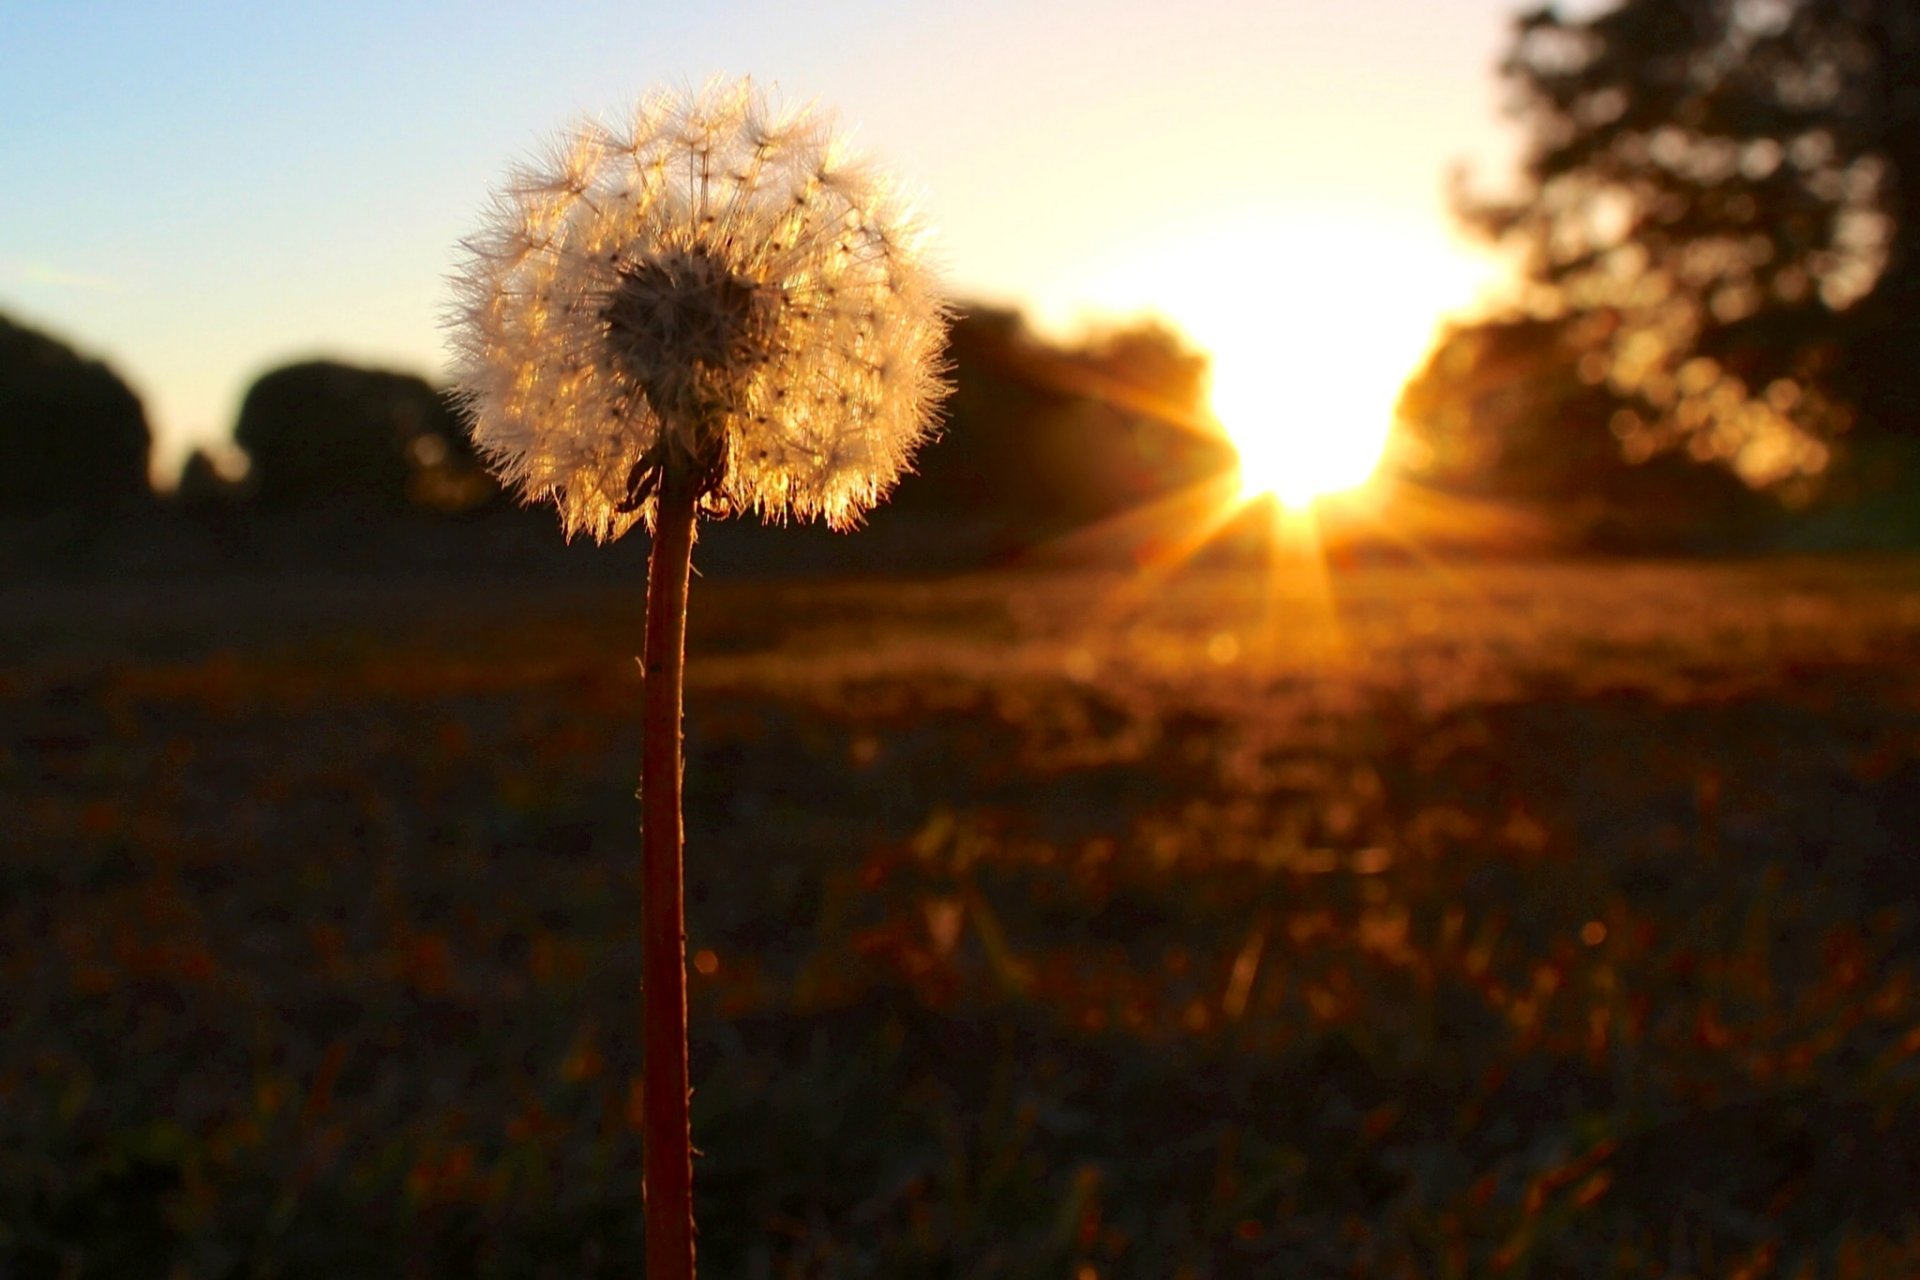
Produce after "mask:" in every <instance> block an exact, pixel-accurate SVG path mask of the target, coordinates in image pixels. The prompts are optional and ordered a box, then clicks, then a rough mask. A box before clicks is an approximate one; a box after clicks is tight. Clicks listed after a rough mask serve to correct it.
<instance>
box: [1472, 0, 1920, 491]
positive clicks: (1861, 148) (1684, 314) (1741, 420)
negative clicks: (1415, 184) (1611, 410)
mask: <svg viewBox="0 0 1920 1280" xmlns="http://www.w3.org/2000/svg"><path fill="white" fill-rule="evenodd" d="M1916 67H1920V6H1916V5H1915V4H1914V3H1913V0H1619V3H1617V4H1615V5H1614V6H1613V7H1611V8H1609V9H1606V10H1605V11H1603V12H1600V13H1597V14H1594V15H1592V16H1589V17H1586V18H1571V17H1566V16H1563V15H1562V14H1561V13H1560V12H1559V11H1558V10H1557V9H1556V8H1551V7H1550V8H1545V9H1540V10H1536V11H1534V12H1531V13H1528V14H1526V15H1524V16H1523V17H1521V18H1520V19H1519V21H1518V23H1517V25H1516V28H1515V35H1514V40H1513V44H1512V46H1511V49H1510V51H1509V53H1508V55H1507V57H1506V60H1505V62H1504V64H1503V73H1504V75H1505V77H1506V79H1507V80H1508V82H1509V84H1510V85H1511V86H1512V88H1513V90H1514V92H1515V109H1516V113H1517V114H1518V115H1519V117H1520V118H1521V120H1522V121H1523V122H1524V125H1525V127H1526V129H1527V144H1526V150H1525V153H1524V159H1523V164H1522V172H1521V175H1520V178H1521V181H1520V186H1519V190H1518V194H1517V195H1516V196H1515V197H1514V198H1512V199H1510V200H1505V201H1483V202H1476V201H1474V200H1471V199H1466V200H1463V204H1464V205H1465V206H1466V209H1467V212H1468V215H1469V217H1470V218H1472V219H1473V220H1474V221H1476V222H1477V223H1479V224H1480V226H1481V227H1482V228H1483V229H1485V230H1486V231H1488V232H1489V233H1491V234H1492V235H1493V236H1495V237H1496V238H1498V239H1500V240H1502V241H1505V242H1507V243H1509V244H1512V245H1516V246H1519V247H1521V248H1523V250H1524V252H1525V271H1526V275H1527V278H1528V281H1529V284H1530V290H1529V296H1528V302H1529V305H1530V307H1531V309H1532V310H1533V311H1534V312H1535V313H1536V314H1539V315H1541V316H1543V317H1549V318H1555V319H1559V320H1562V321H1565V322H1567V324H1568V325H1569V333H1570V334H1571V335H1573V336H1575V337H1576V338H1577V340H1578V343H1579V346H1580V347H1581V351H1580V352H1579V353H1577V354H1576V360H1578V359H1579V358H1580V357H1581V356H1591V359H1590V360H1589V362H1588V365H1587V367H1588V368H1589V369H1590V370H1592V371H1596V372H1597V373H1598V374H1599V375H1600V377H1599V380H1600V381H1602V382H1603V383H1604V385H1605V386H1606V387H1607V388H1608V389H1609V390H1610V391H1611V392H1612V393H1613V394H1614V395H1615V396H1616V397H1617V398H1618V399H1619V400H1620V402H1621V404H1622V406H1623V407H1624V408H1625V409H1626V410H1627V411H1628V412H1629V413H1631V414H1632V415H1633V417H1632V419H1631V420H1626V421H1627V422H1628V425H1629V427H1630V430H1628V431H1627V432H1624V433H1623V435H1622V438H1623V439H1624V440H1626V441H1627V443H1628V445H1629V447H1630V448H1634V449H1638V450H1641V451H1644V452H1650V453H1657V452H1660V451H1664V450H1666V449H1669V448H1673V447H1678V446H1685V447H1686V448H1687V449H1688V450H1690V451H1691V453H1692V454H1693V456H1695V457H1696V458H1700V459H1702V460H1718V461H1723V462H1726V463H1728V464H1729V465H1731V466H1732V467H1734V469H1736V470H1737V471H1739V472H1741V473H1742V474H1744V475H1746V476H1747V477H1748V478H1749V479H1752V480H1755V481H1762V482H1764V481H1769V480H1777V479H1780V478H1782V477H1787V476H1791V475H1793V474H1796V473H1804V472H1809V471H1817V470H1819V469H1820V468H1821V466H1822V465H1824V462H1825V459H1826V456H1827V448H1828V446H1829V445H1830V444H1831V443H1832V442H1833V441H1834V440H1835V439H1836V438H1837V437H1839V436H1841V435H1842V434H1843V433H1846V432H1848V431H1849V430H1852V431H1854V432H1855V433H1856V434H1858V435H1866V436H1876V437H1888V436H1893V437H1901V436H1904V437H1909V438H1920V360H1916V359H1915V356H1914V353H1915V352H1916V351H1920V79H1916V77H1915V68H1916ZM1636 424H1637V425H1636Z"/></svg>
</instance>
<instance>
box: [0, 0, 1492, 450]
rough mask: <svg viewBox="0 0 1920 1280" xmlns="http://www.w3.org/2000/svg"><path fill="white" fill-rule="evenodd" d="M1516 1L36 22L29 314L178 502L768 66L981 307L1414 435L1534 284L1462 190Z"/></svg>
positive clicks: (12, 258) (119, 15) (542, 9)
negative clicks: (315, 370)
mask: <svg viewBox="0 0 1920 1280" xmlns="http://www.w3.org/2000/svg"><path fill="white" fill-rule="evenodd" d="M1518 7H1519V3H1518V0H1184V2H1180V0H1107V2H1105V3H1094V2H1093V0H885V2H883V0H810V2H809V3H797V2H795V0H702V2H699V3H679V4H662V3H659V2H658V0H622V2H619V3H613V2H603V0H586V2H584V3H576V4H570V5H559V4H555V5H541V6H535V5H532V4H522V5H515V6H501V5H488V4H475V3H453V2H452V0H432V2H429V0H379V2H369V0H335V2H333V3H330V4H326V5H287V4H277V3H275V4H268V3H258V4H252V5H243V4H214V3H185V2H182V3H173V4H158V3H114V2H111V0H0V175H4V179H3V180H0V313H5V314H8V315H10V316H13V317H15V318H16V319H20V320H22V321H24V322H26V323H29V324H33V325H35V326H37V327H41V328H44V329H46V330H48V331H50V332H52V333H54V334H55V336H57V337H60V338H62V339H63V340H65V341H68V342H70V343H72V344H73V345H75V346H77V347H78V348H80V349H81V350H82V351H84V352H86V353H88V354H90V355H96V356H100V357H103V358H105V359H106V360H107V361H108V362H109V363H110V364H112V365H113V367H114V368H115V370H116V371H117V372H119V373H120V375H121V376H122V377H123V378H125V379H126V380H127V381H128V382H129V383H130V384H131V385H132V386H133V388H134V390H135V391H136V392H137V393H138V394H139V395H140V396H141V398H142V399H143V401H144V402H145V404H146V407H147V413H148V418H149V421H150V423H151V424H152V425H153V427H154V430H155V436H156V451H155V473H156V476H157V477H158V478H159V479H161V480H162V481H163V482H164V481H167V480H169V479H170V478H171V476H172V475H173V474H174V473H175V472H177V469H178V466H179V463H180V460H181V458H182V457H183V456H184V454H185V453H186V451H187V450H188V449H190V448H191V447H193V446H195V445H200V444H206V443H210V442H215V441H221V440H225V439H227V438H228V437H229V436H230V434H231V429H232V424H233V421H234V418H235V416H236V414H237V412H238V408H239V404H240V400H241V397H242V396H243V395H244V394H245V391H246V388H247V386H248V385H249V384H250V383H251V382H252V380H253V379H254V378H255V377H257V376H258V375H259V374H261V373H263V372H266V371H267V370H269V369H271V368H274V367H276V366H278V365H280V364H284V363H287V362H289V361H292V360H298V359H305V358H312V357H329V358H337V359H345V360H350V361H354V362H356V363H362V364H369V365H377V366H380V367H385V368H395V369H402V370H407V371H413V372H418V373H420V374H422V375H423V376H426V377H429V378H435V379H437V378H438V377H439V376H440V374H441V370H442V367H443V363H444V355H443V344H442V336H441V331H440V328H439V317H440V314H441V311H442V309H443V307H444V305H445V302H446V293H447V288H446V275H447V273H448V271H449V270H450V269H451V268H452V266H453V263H454V261H455V257H456V248H455V246H456V244H457V242H458V240H459V239H460V237H461V236H463V235H466V234H468V233H469V232H471V231H473V230H475V229H476V228H477V227H478V225H479V214H480V211H481V209H482V208H483V206H484V204H485V202H486V199H487V195H488V193H489V191H490V190H492V189H493V188H494V187H496V186H498V185H499V183H500V181H501V179H502V177H503V175H504V173H505V171H506V169H507V168H508V166H509V165H511V164H512V163H513V162H515V161H517V160H520V159H524V158H527V157H529V156H530V155H531V154H533V153H534V152H535V151H536V150H537V149H538V147H539V146H540V144H541V143H542V142H543V141H544V140H546V139H548V138H550V137H552V136H553V135H554V134H555V133H556V132H558V131H559V130H561V129H562V128H564V127H565V126H566V125H567V124H569V123H570V122H572V121H575V120H577V119H579V118H581V117H582V116H583V115H600V116H613V115H615V114H617V113H619V112H620V111H621V110H622V109H623V108H625V107H626V106H627V105H629V104H630V103H631V102H632V101H634V100H635V99H636V98H637V97H638V96H640V95H641V94H643V93H645V92H646V91H647V90H649V89H651V88H653V87H655V86H659V85H662V84H682V85H689V84H690V85H698V84H699V83H700V82H702V81H704V80H706V79H707V78H709V77H710V76H714V75H728V76H733V75H742V74H749V75H752V76H753V77H754V78H755V79H756V80H757V81H759V82H760V83H762V84H764V85H767V86H769V87H771V88H773V89H774V90H775V91H776V92H777V93H778V95H779V96H780V97H781V98H782V99H784V100H786V101H789V102H794V101H807V100H813V99H818V100H819V101H820V102H821V103H822V104H823V105H825V106H828V107H830V108H831V109H832V110H833V111H834V113H835V115H836V116H837V117H838V119H839V120H840V121H841V122H842V124H843V125H845V126H847V127H848V128H850V129H851V130H852V131H853V132H854V135H855V138H856V142H857V145H858V146H859V147H860V148H861V149H862V150H864V151H866V152H869V153H871V154H873V155H875V156H876V157H878V158H880V159H881V160H883V161H884V162H885V163H886V165H887V166H888V167H889V168H890V169H892V170H893V171H894V172H896V173H898V174H900V175H902V176H903V177H904V178H905V179H906V180H907V181H908V182H909V183H910V184H911V185H912V186H913V187H914V188H915V189H916V190H917V191H918V193H919V196H920V200H921V203H922V206H923V208H924V210H925V212H926V213H927V215H928V217H929V218H930V220H931V221H932V222H933V223H934V224H935V226H936V227H937V228H938V230H939V237H940V238H939V246H940V255H941V258H942V260H943V262H944V266H945V271H946V275H947V279H948V281H949V287H950V290H951V292H952V293H953V294H954V295H955V296H956V297H957V298H960V299H963V300H980V301H987V302H993V303H1005V304H1014V305H1019V306H1021V307H1023V308H1025V309H1027V310H1028V312H1029V313H1030V314H1031V315H1032V316H1033V317H1034V318H1035V320H1036V321H1037V322H1038V323H1039V324H1040V325H1041V326H1042V328H1043V329H1045V330H1047V331H1049V332H1054V333H1067V332H1071V331H1074V330H1075V329H1076V328H1077V327H1079V326H1083V325H1086V324H1089V323H1093V324H1098V323H1104V322H1113V321H1119V320H1124V319H1129V318H1134V317H1137V316H1140V315H1143V314H1148V313H1153V314H1158V315H1161V316H1163V317H1164V318H1166V319H1169V320H1171V321H1172V322H1173V323H1175V324H1176V325H1178V326H1180V327H1181V328H1182V329H1184V330H1185V331H1186V332H1188V333H1189V334H1190V335H1192V336H1193V337H1194V338H1195V340H1196V341H1198V342H1200V343H1201V344H1202V345H1204V346H1206V347H1207V348H1208V349H1209V350H1210V351H1211V352H1212V353H1213V356H1214V361H1215V375H1216V389H1217V392H1218V396H1217V401H1216V402H1217V403H1218V404H1219V405H1220V406H1221V411H1222V414H1223V416H1225V414H1226V413H1227V412H1228V406H1233V411H1234V412H1236V413H1248V414H1251V413H1257V412H1260V411H1261V410H1260V409H1259V408H1258V406H1259V405H1261V404H1262V403H1264V402H1270V401H1272V400H1273V399H1275V398H1276V397H1275V394H1274V393H1275V390H1276V387H1281V388H1284V389H1286V390H1287V391H1288V393H1289V397H1290V398H1291V399H1292V400H1294V401H1296V402H1300V403H1305V404H1307V405H1310V406H1320V405H1324V404H1332V403H1333V402H1335V401H1339V402H1341V403H1342V404H1346V405H1349V406H1350V405H1353V404H1358V405H1360V406H1361V410H1362V411H1363V412H1364V413H1365V414H1367V415H1369V416H1370V417H1372V418H1378V417H1381V416H1382V415H1384V414H1386V413H1387V412H1388V411H1389V409H1390V405H1391V401H1392V398H1393V395H1394V393H1395V392H1396V391H1397V389H1398V383H1399V381H1400V380H1401V379H1402V378H1404V376H1405V374H1406V373H1408V372H1410V371H1411V369H1412V367H1413V365H1414V364H1415V363H1416V362H1417V361H1418V359H1419V357H1420V355H1421V354H1422V352H1423V351H1424V349H1425V347H1426V345H1427V343H1428V342H1429V341H1430V340H1431V338H1432V336H1433V333H1434V329H1435V326H1436V324H1437V323H1438V322H1439V321H1440V320H1441V318H1442V317H1444V316H1445V315H1447V314H1450V313H1457V312H1462V311H1465V310H1468V309H1470V308H1472V307H1473V306H1474V305H1475V304H1476V303H1477V302H1479V301H1482V300H1484V299H1485V298H1486V297H1488V296H1490V295H1491V294H1492V293H1493V292H1495V291H1497V289H1498V287H1499V284H1500V281H1501V279H1502V276H1501V268H1500V266H1499V264H1498V263H1496V262H1495V261H1494V260H1493V259H1492V258H1491V257H1489V256H1487V255H1486V254H1485V253H1484V252H1482V251H1479V250H1477V249H1476V248H1474V247H1473V246H1471V245H1470V244H1469V243H1468V242H1467V241H1466V240H1464V239H1463V238H1462V237H1461V236H1460V235H1459V234H1458V232H1457V231H1456V230H1455V228H1453V226H1452V225H1451V223H1450V220H1449V218H1448V215H1447V208H1446V197H1445V179H1446V175H1447V172H1448V169H1449V167H1450V166H1451V165H1453V164H1455V163H1458V162H1463V161H1464V162H1467V163H1469V164H1470V165H1471V166H1472V168H1473V170H1474V171H1475V172H1476V173H1477V174H1478V175H1480V176H1482V177H1483V178H1484V179H1486V180H1488V181H1489V182H1492V181H1494V180H1497V179H1498V178H1499V177H1500V176H1501V175H1502V173H1503V172H1504V171H1505V170H1507V169H1508V168H1510V166H1511V164H1512V160H1513V156H1514V154H1515V149H1516V138H1515V137H1514V135H1513V130H1512V128H1511V126H1510V125H1509V124H1508V123H1507V122H1505V121H1504V120H1503V119H1502V118H1501V116H1500V112H1499V103H1500V92H1499V86H1498V84H1497V82H1496V80H1495V78H1494V76H1493V72H1492V68H1493V66H1494V64H1495V63H1496V61H1497V59H1498V57H1499V55H1500V52H1501V50H1502V47H1503V45H1504V43H1505V35H1506V32H1507V30H1508V25H1509V23H1510V20H1511V15H1512V13H1513V12H1514V11H1515V9H1516V8H1518ZM1343 411H1344V412H1348V413H1352V412H1354V410H1353V409H1352V408H1351V407H1348V408H1345V409H1343ZM1383 429H1384V424H1383Z"/></svg>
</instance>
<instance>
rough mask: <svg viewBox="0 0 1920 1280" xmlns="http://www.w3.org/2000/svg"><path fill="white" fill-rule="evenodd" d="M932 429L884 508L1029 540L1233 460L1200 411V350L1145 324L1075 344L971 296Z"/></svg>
mask: <svg viewBox="0 0 1920 1280" xmlns="http://www.w3.org/2000/svg"><path fill="white" fill-rule="evenodd" d="M949 357H950V359H951V361H952V378H953V384H954V388H953V395H952V397H951V398H950V399H949V400H948V402H947V405H946V413H945V429H944V431H943V433H942V438H941V439H940V440H939V441H937V442H936V443H935V444H934V445H932V446H931V447H929V448H927V449H925V450H923V451H922V453H921V454H920V456H919V458H918V459H917V471H916V474H914V475H912V476H909V477H908V478H907V479H906V480H904V481H902V483H901V485H900V487H899V490H898V491H897V492H896V493H895V494H894V497H893V501H892V502H891V503H890V504H889V507H890V509H893V510H898V511H900V512H901V513H940V514H944V515H949V516H951V517H953V518H955V519H962V518H965V519H978V520H988V521H991V522H993V523H994V525H995V526H996V527H997V528H998V529H999V530H1000V531H1001V532H1002V534H1003V536H1004V540H1005V542H1006V544H1007V545H1010V546H1013V545H1028V544H1031V543H1033V542H1036V541H1040V540H1044V539H1046V538H1049V537H1052V536H1055V535H1058V534H1061V533H1064V532H1066V531H1068V530H1071V529H1075V528H1079V527H1082V526H1084V525H1086V524H1088V523H1091V522H1093V521H1095V520H1098V519H1100V518H1102V517H1104V516H1108V515H1112V514H1114V513H1115V512H1118V511H1121V510H1124V509H1126V508H1129V507H1133V506H1137V505H1139V504H1140V503H1141V502H1144V501H1146V500H1148V499H1150V498H1152V497H1154V496H1156V495H1158V494H1162V493H1165V492H1167V491H1168V490H1170V489H1173V488H1176V487H1178V486H1180V485H1185V484H1190V483H1192V482H1193V481H1195V480H1196V479H1199V478H1201V477H1203V476H1206V475H1209V474H1212V473H1214V472H1217V471H1220V470H1222V469H1224V468H1226V467H1228V466H1230V465H1231V462H1232V453H1231V450H1230V448H1229V446H1228V445H1227V444H1226V443H1225V441H1224V440H1223V439H1222V438H1220V437H1219V436H1218V435H1217V434H1216V433H1215V432H1214V431H1213V430H1212V428H1210V427H1209V426H1208V425H1207V423H1206V420H1205V397H1206V374H1207V362H1206V358H1205V357H1204V356H1202V355H1200V354H1199V353H1198V352H1195V351H1193V350H1191V349H1190V348H1188V347H1187V346H1186V345H1185V344H1184V343H1183V342H1182V341H1181V339H1180V338H1179V336H1178V335H1176V334H1174V333H1172V332H1171V331H1169V330H1167V329H1164V328H1162V327H1159V326H1157V325H1153V324H1146V325H1140V326H1135V327H1131V328H1124V329H1118V330H1114V331H1111V332H1108V333H1104V334H1099V335H1096V336H1093V337H1091V338H1089V339H1087V340H1086V341H1084V342H1082V343H1080V344H1079V345H1075V346H1063V345H1059V344H1055V343H1049V342H1046V341H1043V340H1042V339H1040V338H1038V337H1036V336H1035V335H1034V334H1033V333H1032V332H1031V331H1030V330H1029V329H1028V328H1027V327H1026V325H1025V323H1024V321H1023V320H1022V319H1021V317H1020V315H1019V314H1018V313H1017V312H1013V311H1007V310H996V309H992V308H984V307H976V308H970V309H968V310H966V311H964V312H962V313H961V314H960V315H959V316H958V317H957V318H956V320H955V322H954V325H953V329H952V332H951V335H950V345H949Z"/></svg>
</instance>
